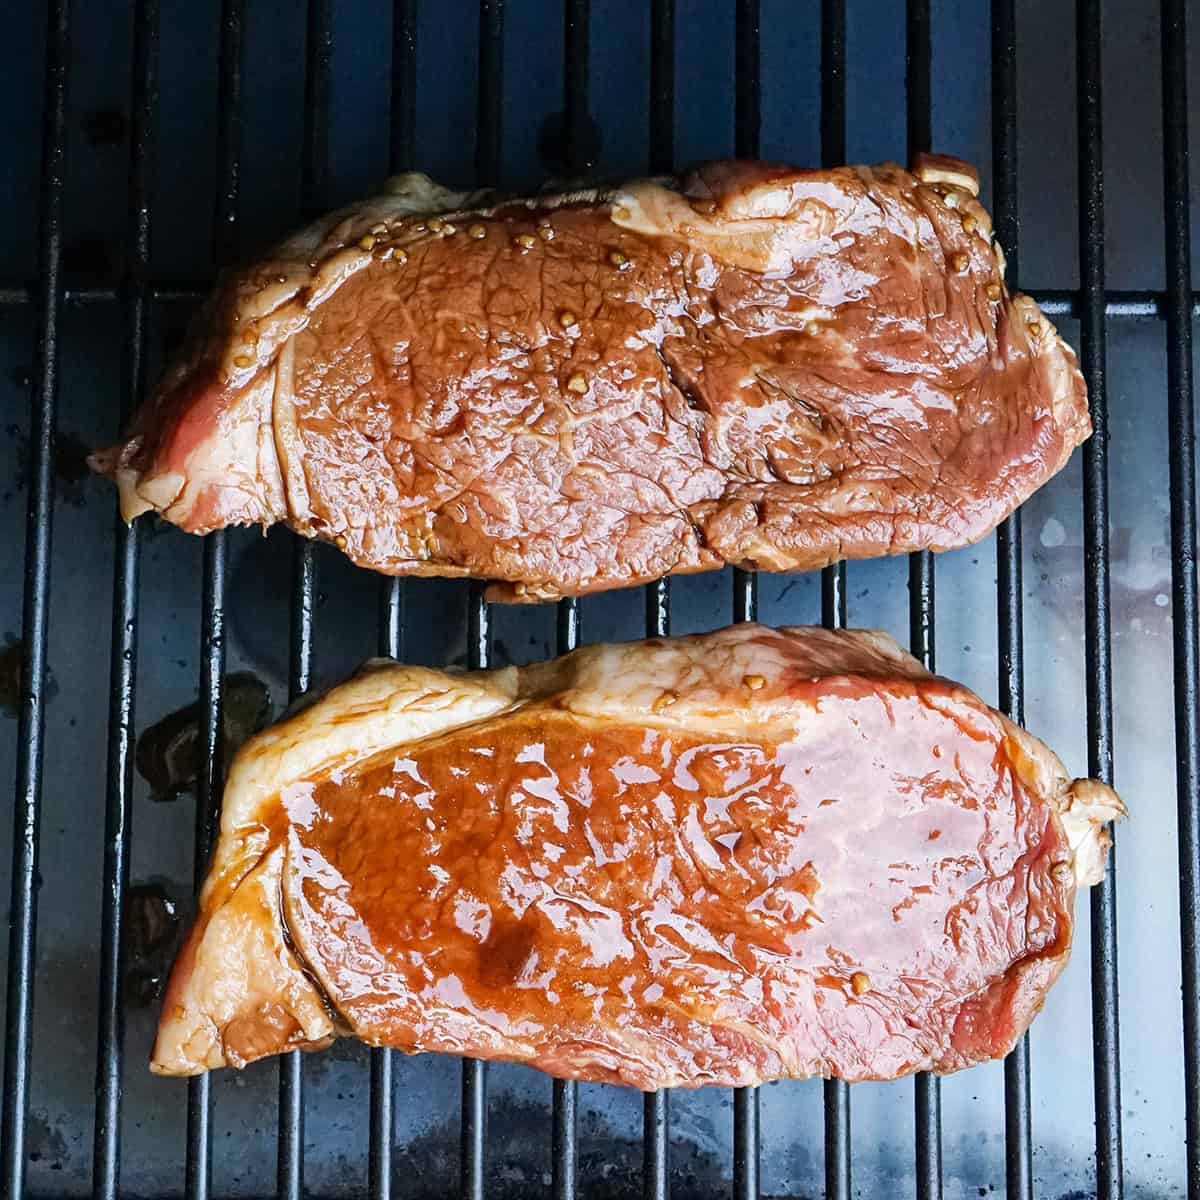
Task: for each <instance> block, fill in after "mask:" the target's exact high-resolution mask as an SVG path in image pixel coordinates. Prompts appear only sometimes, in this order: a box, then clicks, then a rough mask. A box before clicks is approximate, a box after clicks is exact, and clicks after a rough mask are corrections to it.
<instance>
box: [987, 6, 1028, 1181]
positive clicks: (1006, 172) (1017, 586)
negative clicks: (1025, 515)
mask: <svg viewBox="0 0 1200 1200" xmlns="http://www.w3.org/2000/svg"><path fill="white" fill-rule="evenodd" d="M1017 194H1018V193H1017V29H1016V13H1015V8H1014V0H992V213H993V225H994V229H995V231H996V240H997V241H998V242H999V243H1000V245H1001V246H1002V247H1003V248H1004V252H1005V255H1006V258H1007V263H1008V286H1009V287H1010V288H1012V289H1015V288H1016V286H1017V278H1018V275H1017V253H1018V240H1019V233H1020V228H1019V210H1018V205H1017ZM1021 579H1022V567H1021V513H1020V510H1018V511H1017V512H1015V513H1013V514H1012V516H1010V517H1008V518H1007V519H1006V520H1005V521H1004V522H1002V524H1001V525H1000V527H999V528H998V529H997V530H996V623H997V633H998V642H999V653H1000V670H999V680H998V685H999V701H1000V708H1001V710H1002V711H1003V712H1004V713H1005V715H1006V716H1008V717H1010V718H1012V720H1014V721H1016V722H1017V723H1018V724H1021V723H1022V722H1023V721H1024V719H1025V650H1024V633H1023V613H1022V601H1021ZM1004 1134H1005V1139H1004V1140H1005V1178H1006V1181H1007V1190H1008V1193H1009V1194H1010V1195H1012V1196H1014V1197H1027V1196H1030V1195H1032V1190H1033V1155H1032V1144H1033V1140H1032V1124H1031V1117H1030V1104H1029V1036H1028V1035H1025V1036H1024V1037H1022V1038H1021V1040H1020V1042H1018V1043H1017V1046H1016V1047H1015V1049H1014V1050H1013V1051H1012V1053H1011V1054H1010V1055H1009V1056H1008V1057H1007V1058H1006V1059H1005V1061H1004Z"/></svg>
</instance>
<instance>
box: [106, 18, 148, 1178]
mask: <svg viewBox="0 0 1200 1200" xmlns="http://www.w3.org/2000/svg"><path fill="white" fill-rule="evenodd" d="M157 43H158V0H139V2H138V4H137V5H136V7H135V11H134V34H133V80H132V100H131V105H130V108H131V116H132V121H131V139H130V158H129V250H128V255H129V277H128V280H127V281H126V290H127V300H126V312H125V348H124V362H123V364H122V396H123V399H122V403H121V406H120V423H121V425H123V424H124V422H125V418H126V417H127V416H128V414H129V411H130V408H131V404H130V402H131V401H132V400H133V399H134V398H135V397H136V398H139V399H140V397H141V396H142V392H143V388H144V386H145V373H146V323H147V319H148V316H149V307H150V305H149V295H148V283H147V281H148V276H149V261H150V193H151V181H152V177H153V163H152V161H151V160H152V153H151V137H152V134H153V124H154V110H155V107H156V101H157V91H158V81H157V57H158V54H157V50H158V46H157ZM117 433H118V434H119V433H120V429H119V428H118V430H117ZM114 526H115V527H114V531H113V537H114V541H115V543H116V550H115V555H114V562H113V606H112V639H111V656H110V667H109V706H108V772H107V775H108V778H107V788H106V799H105V814H104V891H103V899H102V909H101V918H100V997H99V1009H100V1012H99V1034H98V1039H97V1047H96V1123H95V1129H94V1134H93V1144H92V1194H93V1195H95V1196H103V1197H113V1198H115V1197H116V1195H117V1194H118V1190H119V1187H120V1177H121V1052H122V1050H123V1048H124V1044H125V1007H124V1004H123V1003H122V998H121V963H122V954H123V945H122V924H123V920H124V913H125V893H126V890H127V888H128V886H129V842H130V836H131V819H132V811H131V809H132V805H131V800H132V787H133V754H132V751H133V723H134V687H135V680H136V678H137V632H138V629H137V618H138V546H139V536H138V526H137V525H127V524H126V523H125V522H124V521H123V520H122V519H121V514H120V509H119V506H118V510H117V512H116V518H115V522H114Z"/></svg>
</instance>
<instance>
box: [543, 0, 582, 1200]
mask: <svg viewBox="0 0 1200 1200" xmlns="http://www.w3.org/2000/svg"><path fill="white" fill-rule="evenodd" d="M568 3H570V0H568ZM585 20H586V14H585ZM569 24H570V14H568V25H569ZM570 42H571V35H570V33H569V32H568V34H567V43H568V53H570ZM583 52H584V53H585V54H586V53H587V47H586V45H585V46H584V47H583ZM567 90H568V93H570V91H571V90H572V89H571V88H568V89H567ZM569 107H570V105H569V104H568V108H569ZM586 111H587V110H586V106H585V108H584V113H585V115H586ZM567 127H568V129H570V128H571V125H570V122H569V121H568V126H567ZM567 153H568V158H570V155H571V148H570V147H568V151H567ZM555 616H556V618H557V626H558V630H557V638H558V653H559V654H566V653H568V651H571V650H574V649H575V648H576V647H577V646H578V645H579V600H578V599H577V598H576V597H574V596H571V597H568V598H567V599H565V600H560V601H559V602H558V608H557V612H556V614H555ZM578 1090H579V1089H578V1087H577V1085H576V1083H575V1081H574V1080H573V1079H556V1080H555V1081H554V1088H553V1097H552V1100H551V1135H550V1136H551V1146H550V1152H551V1160H552V1165H551V1175H550V1182H551V1188H550V1194H551V1195H552V1196H553V1197H554V1200H574V1196H575V1183H576V1178H577V1173H578V1154H577V1148H576V1130H577V1125H578V1121H577V1109H578Z"/></svg>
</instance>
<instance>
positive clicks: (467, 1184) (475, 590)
mask: <svg viewBox="0 0 1200 1200" xmlns="http://www.w3.org/2000/svg"><path fill="white" fill-rule="evenodd" d="M489 7H492V0H483V4H482V8H483V9H484V11H485V12H486V10H487V9H488V8H489ZM495 15H496V18H497V25H496V29H495V33H496V35H497V38H498V37H499V33H500V27H499V17H500V13H499V11H497V12H496V14H495ZM480 57H481V63H482V59H483V57H484V56H483V55H482V54H481V56H480ZM480 82H481V83H482V79H481V81H480ZM497 82H499V80H498V78H497ZM483 593H484V585H483V584H482V583H479V582H472V583H471V584H470V587H469V589H468V600H467V665H468V666H469V667H471V668H472V669H473V670H477V669H479V668H481V667H488V666H490V665H491V660H492V613H491V606H490V605H489V604H488V603H487V601H486V600H485V599H484V596H483ZM486 1153H487V1063H486V1062H483V1061H481V1060H480V1059H475V1058H468V1059H464V1060H463V1065H462V1145H461V1153H460V1175H459V1193H460V1195H461V1196H462V1197H463V1200H483V1192H484V1178H483V1175H484V1167H485V1165H486Z"/></svg>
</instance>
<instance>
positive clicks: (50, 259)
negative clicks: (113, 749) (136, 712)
mask: <svg viewBox="0 0 1200 1200" xmlns="http://www.w3.org/2000/svg"><path fill="white" fill-rule="evenodd" d="M69 28H70V5H69V3H68V0H54V2H53V3H52V5H51V7H50V10H49V18H48V22H47V31H46V39H47V45H46V79H45V100H44V104H45V107H44V110H43V113H42V178H41V225H40V229H39V231H38V267H39V273H38V279H39V283H38V288H37V308H38V312H37V344H36V347H35V350H34V355H35V364H34V380H35V384H34V391H33V395H32V397H31V400H30V422H29V423H30V429H29V501H28V507H27V509H26V516H25V587H24V593H23V597H22V605H23V607H22V614H23V615H22V637H23V639H24V644H25V660H24V662H23V663H22V671H21V708H20V712H19V714H18V718H17V771H16V790H15V795H14V797H13V824H14V828H13V864H12V901H11V907H10V909H9V918H8V922H9V942H8V987H7V997H8V1008H7V1011H6V1024H5V1030H4V1113H3V1120H2V1122H0V1169H2V1170H3V1188H2V1189H0V1191H2V1192H3V1194H4V1195H6V1196H12V1197H17V1196H20V1195H21V1194H22V1191H23V1188H24V1183H25V1118H26V1115H27V1113H28V1109H29V1068H30V1051H31V1045H30V1035H31V1027H32V1023H33V972H34V943H35V940H36V936H37V871H38V838H39V834H40V830H41V805H42V743H43V736H44V733H45V706H44V704H43V700H44V689H45V686H46V634H47V619H48V614H49V607H50V541H51V522H52V520H53V516H54V472H53V469H52V462H51V456H52V454H53V447H54V422H55V411H56V408H57V402H58V321H59V310H60V308H61V301H62V279H61V274H60V268H61V266H62V237H63V235H62V192H63V160H64V152H63V150H64V143H65V140H66V88H67V66H68V59H69Z"/></svg>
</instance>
